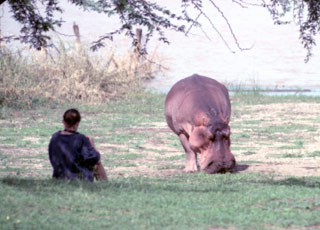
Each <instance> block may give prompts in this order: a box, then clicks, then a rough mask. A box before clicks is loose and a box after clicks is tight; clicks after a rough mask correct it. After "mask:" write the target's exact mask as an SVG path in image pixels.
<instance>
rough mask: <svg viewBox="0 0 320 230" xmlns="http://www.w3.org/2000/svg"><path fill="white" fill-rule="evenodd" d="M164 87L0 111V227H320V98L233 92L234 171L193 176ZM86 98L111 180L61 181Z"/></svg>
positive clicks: (85, 113) (88, 126)
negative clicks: (59, 160) (52, 159)
mask: <svg viewBox="0 0 320 230" xmlns="http://www.w3.org/2000/svg"><path fill="white" fill-rule="evenodd" d="M164 99H165V95H161V94H151V93H142V94H139V95H136V96H133V97H131V99H127V100H122V101H116V102H112V101H110V102H107V103H105V104H102V105H99V106H97V105H95V106H85V105H65V106H62V107H56V108H52V107H48V108H39V109H36V110H23V111H18V110H10V109H4V108H2V110H1V113H0V115H1V116H0V117H1V119H0V229H209V230H212V229H320V177H319V176H320V148H319V146H320V117H319V111H320V98H316V97H314V98H313V97H304V96H291V97H266V96H261V95H259V94H257V95H241V94H236V95H234V96H232V98H231V99H232V119H231V131H232V135H231V140H232V144H231V150H232V152H233V153H234V155H235V157H236V160H237V162H238V172H237V173H234V174H222V175H207V174H204V173H201V172H199V173H196V174H185V173H183V168H184V163H185V159H184V152H183V149H182V147H181V145H180V143H179V140H178V138H177V137H176V136H175V135H174V134H173V133H172V132H171V131H170V130H169V129H168V128H167V125H166V123H165V119H164ZM69 107H77V108H78V109H79V110H80V112H81V114H82V118H83V119H82V122H81V124H80V127H79V131H80V132H82V133H84V134H86V135H90V136H93V137H94V139H95V142H96V145H97V148H98V150H99V151H100V152H101V154H102V161H103V164H104V165H105V168H106V170H107V173H108V176H109V179H110V183H108V184H107V183H103V182H94V183H86V182H77V181H74V182H68V181H66V182H65V181H56V180H53V179H51V173H52V169H51V166H50V163H49V161H48V152H47V146H48V142H49V140H50V137H51V135H52V133H54V132H56V131H57V130H60V129H62V123H61V120H62V114H63V112H64V111H65V110H66V109H67V108H69Z"/></svg>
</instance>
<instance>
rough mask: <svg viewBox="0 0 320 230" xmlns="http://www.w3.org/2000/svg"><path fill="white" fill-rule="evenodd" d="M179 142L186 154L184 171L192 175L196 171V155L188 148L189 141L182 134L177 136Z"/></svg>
mask: <svg viewBox="0 0 320 230" xmlns="http://www.w3.org/2000/svg"><path fill="white" fill-rule="evenodd" d="M179 139H180V142H181V144H182V146H183V148H184V151H185V152H186V158H187V162H186V167H185V169H184V171H185V172H187V173H194V172H197V171H198V163H197V154H196V153H195V152H194V151H193V150H192V149H191V148H190V145H189V140H188V138H187V137H186V136H185V135H184V134H180V135H179Z"/></svg>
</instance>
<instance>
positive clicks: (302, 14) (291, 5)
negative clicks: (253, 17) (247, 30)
mask: <svg viewBox="0 0 320 230" xmlns="http://www.w3.org/2000/svg"><path fill="white" fill-rule="evenodd" d="M270 2H271V3H270V4H266V5H265V7H267V8H268V10H269V12H270V14H271V16H272V17H273V20H274V22H275V23H276V24H288V23H290V22H291V20H289V21H288V20H283V18H286V16H287V15H290V17H291V15H293V20H292V21H293V22H294V23H295V24H296V25H297V26H298V27H299V30H300V40H301V42H302V44H303V46H304V48H305V49H306V50H307V56H306V58H305V61H306V62H307V61H308V60H309V58H310V57H311V56H312V48H313V47H314V46H315V45H316V40H315V38H316V36H317V35H318V33H319V32H320V14H319V12H320V2H319V1H317V0H310V1H299V0H291V1H288V0H271V1H270Z"/></svg>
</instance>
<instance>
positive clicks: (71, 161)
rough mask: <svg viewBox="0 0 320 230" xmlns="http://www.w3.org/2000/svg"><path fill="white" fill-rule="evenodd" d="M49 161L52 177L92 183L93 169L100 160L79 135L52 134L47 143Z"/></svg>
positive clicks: (98, 154)
mask: <svg viewBox="0 0 320 230" xmlns="http://www.w3.org/2000/svg"><path fill="white" fill-rule="evenodd" d="M49 159H50V162H51V165H52V167H53V177H55V178H62V179H76V178H78V179H86V180H89V181H93V167H94V165H95V164H97V162H98V161H99V160H100V153H99V152H98V151H96V150H95V149H94V148H93V146H92V145H91V143H90V141H89V139H88V138H87V137H86V136H85V135H83V134H81V133H73V134H70V135H68V134H61V133H60V131H58V132H56V133H54V134H53V135H52V137H51V140H50V143H49Z"/></svg>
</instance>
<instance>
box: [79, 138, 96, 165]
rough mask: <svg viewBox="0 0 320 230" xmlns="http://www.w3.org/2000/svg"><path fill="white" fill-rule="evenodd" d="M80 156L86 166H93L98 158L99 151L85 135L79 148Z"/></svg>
mask: <svg viewBox="0 0 320 230" xmlns="http://www.w3.org/2000/svg"><path fill="white" fill-rule="evenodd" d="M91 139H92V138H91ZM81 157H82V162H83V163H84V164H85V165H86V166H87V167H93V166H95V165H96V164H97V163H98V162H99V160H100V153H99V152H98V151H97V150H96V149H95V148H94V146H93V145H92V144H91V141H90V139H89V138H88V137H85V136H84V143H83V146H82V150H81Z"/></svg>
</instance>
